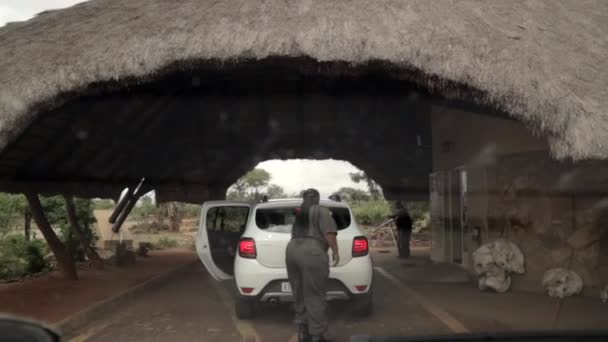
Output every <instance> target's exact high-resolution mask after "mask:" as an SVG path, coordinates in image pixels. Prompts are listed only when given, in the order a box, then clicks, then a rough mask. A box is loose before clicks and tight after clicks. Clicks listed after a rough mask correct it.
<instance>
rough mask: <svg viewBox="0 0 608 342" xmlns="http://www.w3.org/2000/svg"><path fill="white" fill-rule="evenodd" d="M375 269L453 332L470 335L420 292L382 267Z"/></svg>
mask: <svg viewBox="0 0 608 342" xmlns="http://www.w3.org/2000/svg"><path fill="white" fill-rule="evenodd" d="M374 269H375V270H376V271H377V272H378V273H380V274H381V275H383V276H384V277H385V278H387V279H388V280H390V281H391V282H393V284H395V285H396V286H397V287H399V288H400V289H401V290H403V291H405V292H406V293H407V294H408V295H410V296H411V297H412V298H414V300H416V301H417V302H418V304H420V305H421V306H422V307H423V308H424V309H425V310H426V311H428V312H429V313H431V314H432V315H433V316H435V317H437V319H439V320H440V321H441V322H442V323H443V324H445V325H446V326H447V327H448V328H449V329H450V330H451V331H452V332H454V333H469V332H470V331H469V329H467V328H466V327H465V326H464V324H462V323H461V322H460V321H459V320H457V319H456V318H454V316H452V315H450V314H449V313H448V312H447V311H445V310H444V309H442V308H441V307H439V306H438V305H436V304H435V303H433V302H431V301H429V300H428V299H426V298H425V297H424V296H422V295H421V294H419V293H418V292H416V291H414V290H412V289H411V288H409V287H407V286H406V285H405V284H404V283H403V282H402V281H401V280H399V279H397V278H396V277H395V276H393V275H392V274H390V273H388V272H387V271H386V270H384V269H383V268H382V267H378V266H376V267H374Z"/></svg>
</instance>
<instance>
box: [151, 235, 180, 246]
mask: <svg viewBox="0 0 608 342" xmlns="http://www.w3.org/2000/svg"><path fill="white" fill-rule="evenodd" d="M154 247H155V248H156V249H167V248H174V247H177V241H176V240H174V239H170V238H168V237H162V238H160V239H159V240H158V241H156V243H155V244H154Z"/></svg>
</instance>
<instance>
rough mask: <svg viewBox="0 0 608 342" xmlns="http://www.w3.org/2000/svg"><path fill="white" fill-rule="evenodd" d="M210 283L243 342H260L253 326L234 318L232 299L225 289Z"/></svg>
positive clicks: (215, 283)
mask: <svg viewBox="0 0 608 342" xmlns="http://www.w3.org/2000/svg"><path fill="white" fill-rule="evenodd" d="M212 283H213V286H214V287H215V289H216V290H217V293H218V294H219V296H220V299H221V300H222V304H224V307H225V308H226V310H228V312H229V313H230V319H231V320H232V323H234V325H235V326H236V329H237V330H238V331H239V334H241V337H242V338H243V342H261V341H262V339H261V338H260V336H259V335H258V333H257V331H256V330H255V328H254V327H253V324H251V323H249V322H246V321H241V320H239V319H238V318H236V313H235V312H234V305H233V299H232V296H231V295H230V294H229V293H228V291H226V289H225V288H223V287H222V286H220V284H219V282H217V281H212Z"/></svg>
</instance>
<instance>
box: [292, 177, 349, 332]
mask: <svg viewBox="0 0 608 342" xmlns="http://www.w3.org/2000/svg"><path fill="white" fill-rule="evenodd" d="M302 197H303V201H302V206H301V207H300V208H299V211H298V212H297V214H296V219H295V222H294V224H293V228H292V233H291V241H290V242H289V244H288V245H287V251H286V253H285V255H286V260H285V261H286V265H287V277H288V278H289V283H290V284H291V288H292V291H293V296H294V301H295V303H294V309H295V323H296V325H297V326H298V337H299V339H300V341H312V342H321V341H329V336H328V335H329V334H328V328H329V321H328V315H327V300H326V293H327V281H328V279H329V256H328V255H327V251H328V249H329V248H331V250H332V252H333V253H332V259H333V265H334V266H335V265H338V263H339V261H340V255H339V253H338V244H337V240H336V237H337V234H338V229H337V227H336V222H335V221H334V219H333V218H332V216H331V214H330V212H329V210H328V209H327V208H325V207H322V206H320V205H319V200H320V195H319V192H318V191H317V190H315V189H308V190H306V191H304V193H303V196H302Z"/></svg>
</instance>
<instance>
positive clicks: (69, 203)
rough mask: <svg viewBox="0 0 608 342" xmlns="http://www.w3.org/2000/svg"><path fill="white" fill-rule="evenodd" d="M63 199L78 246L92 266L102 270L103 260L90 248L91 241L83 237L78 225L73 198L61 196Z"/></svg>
mask: <svg viewBox="0 0 608 342" xmlns="http://www.w3.org/2000/svg"><path fill="white" fill-rule="evenodd" d="M63 198H65V207H66V211H67V215H68V222H69V223H70V226H71V227H72V231H73V232H74V234H75V235H76V238H77V239H78V241H80V245H81V246H82V249H83V250H84V253H85V254H86V256H87V258H88V259H89V261H91V263H92V264H93V265H95V266H96V267H98V268H102V267H103V260H101V257H100V256H99V254H97V252H96V251H95V249H93V247H92V246H91V241H89V240H88V239H87V237H86V236H85V235H84V231H83V230H82V227H80V224H79V223H78V216H77V215H76V205H75V204H74V198H72V197H71V196H63Z"/></svg>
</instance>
